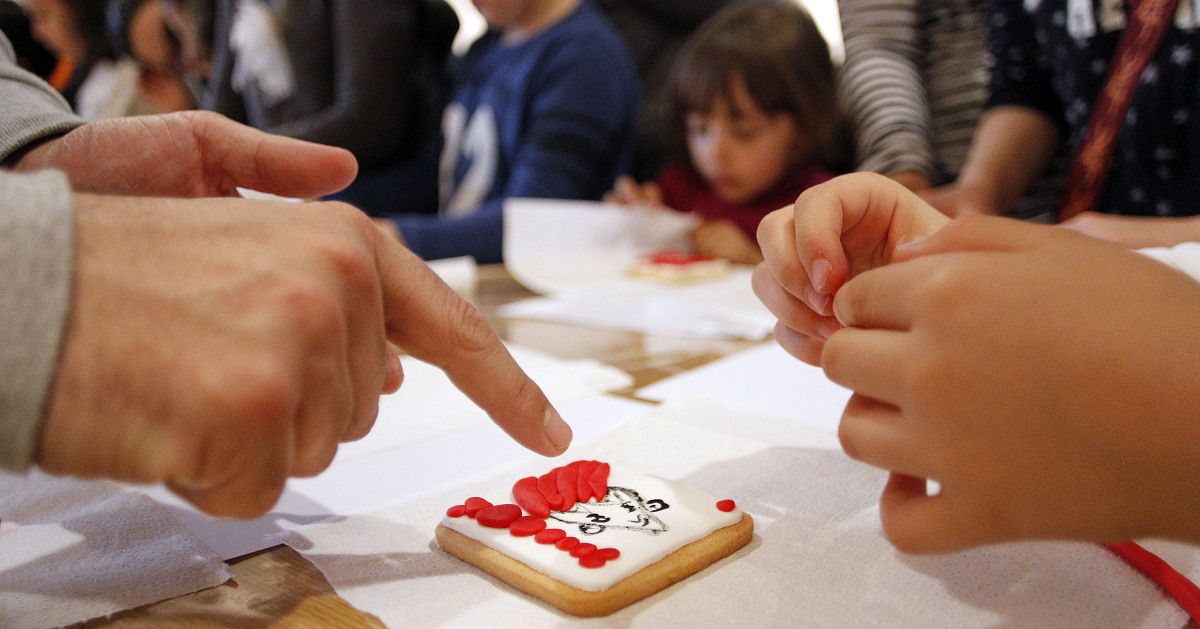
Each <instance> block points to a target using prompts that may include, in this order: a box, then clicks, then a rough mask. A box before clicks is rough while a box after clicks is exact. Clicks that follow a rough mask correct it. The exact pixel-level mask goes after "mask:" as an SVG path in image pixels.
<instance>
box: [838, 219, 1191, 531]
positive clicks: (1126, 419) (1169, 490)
mask: <svg viewBox="0 0 1200 629" xmlns="http://www.w3.org/2000/svg"><path fill="white" fill-rule="evenodd" d="M900 253H901V255H899V256H897V260H903V261H899V262H898V263H896V264H892V265H889V266H885V267H883V268H879V269H875V270H871V271H868V272H865V273H863V274H861V275H859V276H858V277H855V278H854V279H852V280H850V281H849V282H848V283H847V284H846V285H845V286H843V287H842V289H841V291H840V292H839V293H838V295H837V298H836V300H835V302H834V310H835V312H836V313H837V317H838V319H839V320H840V321H841V322H842V323H843V324H845V326H846V327H845V329H843V330H841V331H838V332H836V333H834V334H833V335H832V336H831V337H830V338H829V340H828V341H826V343H825V348H824V353H823V356H822V366H823V367H824V368H825V371H826V373H827V374H828V375H829V377H830V378H831V379H832V380H834V381H835V382H838V383H840V384H843V385H845V386H847V387H849V388H851V389H853V390H854V391H855V395H854V397H853V398H852V399H851V401H850V403H849V404H848V405H847V408H846V411H845V415H844V416H843V418H842V422H841V426H840V437H841V441H842V445H843V448H844V449H845V451H846V452H847V454H849V455H850V456H852V457H854V458H856V459H860V460H862V461H865V462H867V463H870V464H872V465H875V466H878V467H881V468H884V469H887V470H891V471H892V476H891V479H890V481H889V483H888V485H887V487H886V489H885V490H884V493H883V496H882V498H881V500H880V508H881V516H882V520H883V527H884V531H885V533H886V534H887V536H888V537H889V539H890V540H891V541H892V543H894V544H895V545H896V546H897V547H898V548H900V549H901V550H904V551H909V552H918V553H924V552H943V551H952V550H956V549H960V548H964V547H969V546H974V545H978V544H986V543H993V542H1001V541H1006V540H1017V539H1028V538H1074V539H1083V540H1092V541H1111V540H1116V539H1127V538H1131V537H1140V536H1166V537H1175V538H1181V539H1186V540H1190V541H1193V542H1194V541H1200V534H1198V533H1197V529H1196V518H1197V517H1198V516H1200V494H1198V493H1197V492H1196V490H1195V485H1196V483H1195V480H1196V479H1197V478H1200V445H1198V444H1200V423H1197V422H1196V418H1195V409H1196V400H1197V399H1198V396H1200V387H1198V386H1197V384H1196V380H1195V374H1196V372H1197V370H1198V369H1200V326H1198V325H1197V322H1198V321H1200V284H1197V283H1196V282H1195V281H1194V280H1192V279H1191V278H1189V277H1187V276H1184V275H1182V274H1180V273H1178V272H1176V271H1174V270H1171V269H1169V268H1168V267H1166V266H1164V265H1162V264H1159V263H1158V262H1155V261H1153V260H1150V259H1149V258H1146V257H1143V256H1141V255H1139V254H1136V253H1133V252H1130V251H1128V250H1126V249H1124V248H1122V247H1119V246H1116V245H1113V244H1110V243H1104V242H1101V241H1098V240H1094V239H1091V238H1084V237H1081V236H1079V235H1077V234H1072V233H1070V232H1067V231H1065V230H1060V229H1053V228H1050V227H1044V226H1035V225H1028V224H1023V223H1019V222H1016V221H1012V220H1006V219H999V218H984V217H973V218H968V219H963V220H960V221H955V222H954V223H951V224H950V225H948V226H947V227H945V228H944V229H942V230H941V231H940V232H938V233H937V234H935V235H934V236H933V237H931V238H929V239H928V240H925V241H923V242H920V243H916V244H913V245H910V246H907V247H905V248H904V249H903V250H902V251H901V252H900ZM927 478H928V479H933V480H936V481H937V482H938V483H940V486H941V489H940V492H939V493H937V494H936V495H928V492H927V490H926V482H925V480H924V479H927Z"/></svg>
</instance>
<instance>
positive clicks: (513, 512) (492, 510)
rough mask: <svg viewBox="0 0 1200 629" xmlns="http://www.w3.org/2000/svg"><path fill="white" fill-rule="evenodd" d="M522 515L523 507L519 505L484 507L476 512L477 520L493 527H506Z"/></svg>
mask: <svg viewBox="0 0 1200 629" xmlns="http://www.w3.org/2000/svg"><path fill="white" fill-rule="evenodd" d="M520 517H521V507H518V506H517V505H496V506H494V507H484V508H483V509H480V510H479V513H476V514H475V521H476V522H479V523H480V524H482V525H484V526H486V527H488V528H493V529H506V528H508V527H509V526H510V525H512V523H513V522H516V521H517V519H519V518H520Z"/></svg>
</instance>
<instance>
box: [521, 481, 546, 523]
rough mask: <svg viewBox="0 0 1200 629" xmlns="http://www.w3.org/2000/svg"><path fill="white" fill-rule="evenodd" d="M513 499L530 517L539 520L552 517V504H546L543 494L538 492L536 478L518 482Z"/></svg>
mask: <svg viewBox="0 0 1200 629" xmlns="http://www.w3.org/2000/svg"><path fill="white" fill-rule="evenodd" d="M512 494H513V499H514V500H516V501H517V504H519V505H521V508H522V509H525V511H527V512H528V513H529V515H535V516H537V517H539V518H548V517H550V503H548V502H546V497H545V496H543V495H542V492H540V491H538V479H537V477H536V476H529V477H526V478H522V479H521V480H519V481H517V483H516V484H515V485H513V488H512Z"/></svg>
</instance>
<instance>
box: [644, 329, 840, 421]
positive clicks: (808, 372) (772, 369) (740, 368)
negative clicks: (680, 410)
mask: <svg viewBox="0 0 1200 629" xmlns="http://www.w3.org/2000/svg"><path fill="white" fill-rule="evenodd" d="M850 393H851V392H850V390H849V389H847V388H845V387H843V386H841V385H839V384H836V383H834V382H832V381H830V380H829V378H827V377H826V376H825V372H824V371H822V370H821V368H819V367H813V366H812V365H808V364H805V363H803V362H800V361H799V360H797V359H796V358H795V357H793V356H791V355H789V354H788V353H787V352H785V351H783V348H782V347H780V346H779V344H777V343H774V342H768V343H763V344H761V345H757V346H755V347H751V348H749V349H746V350H742V351H740V352H737V353H734V354H730V355H728V356H725V357H723V358H720V359H718V360H715V361H713V362H711V363H709V364H707V365H703V366H701V367H697V368H696V369H691V370H688V371H685V372H683V373H681V374H677V375H674V376H671V377H669V378H664V379H663V380H660V381H658V382H655V383H654V384H652V385H650V386H648V387H644V388H642V389H640V390H639V391H638V392H637V395H638V397H640V398H643V399H646V400H656V401H660V402H661V401H667V400H670V401H673V402H682V401H686V400H696V401H700V402H705V401H710V402H713V403H716V404H718V405H720V406H722V407H725V408H735V409H738V410H741V411H746V412H749V413H752V414H755V415H762V416H766V417H773V418H776V419H779V420H783V421H786V422H789V423H790V422H794V423H797V424H801V425H803V426H807V427H809V428H812V429H815V430H817V431H820V432H825V433H828V434H837V426H838V422H839V421H841V417H842V410H843V409H844V408H845V407H846V402H847V401H848V400H849V399H850Z"/></svg>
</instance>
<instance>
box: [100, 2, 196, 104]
mask: <svg viewBox="0 0 1200 629" xmlns="http://www.w3.org/2000/svg"><path fill="white" fill-rule="evenodd" d="M170 4H171V3H168V2H164V1H162V0H109V5H108V36H109V39H110V41H111V42H112V45H113V49H114V52H116V54H117V55H119V56H121V57H124V58H128V59H132V60H134V61H135V62H136V63H137V65H138V69H139V75H138V87H139V89H140V90H141V93H142V96H143V97H144V98H145V99H146V100H147V101H149V102H150V103H152V104H153V105H154V106H155V107H157V108H158V109H159V110H161V111H164V112H167V111H179V110H183V109H194V108H196V107H197V105H198V104H199V102H200V97H201V96H202V94H203V92H204V80H205V79H204V78H203V76H198V75H197V74H195V73H192V72H189V71H188V70H187V66H186V60H187V56H186V53H185V52H184V50H183V47H182V44H181V42H180V40H179V38H178V37H177V34H176V32H175V31H173V30H171V29H169V28H168V27H167V16H168V14H169V6H170Z"/></svg>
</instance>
